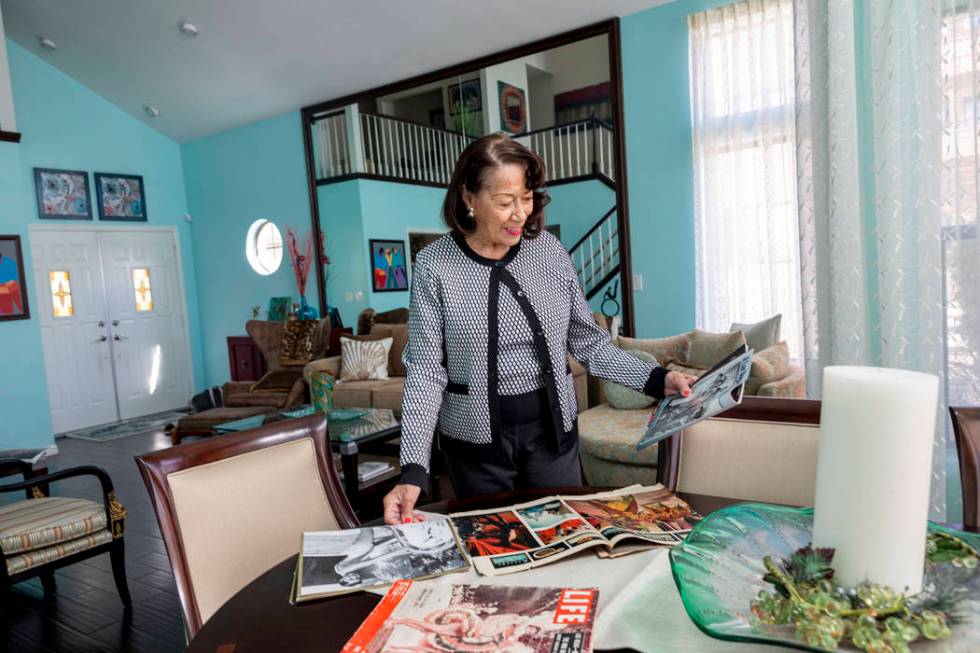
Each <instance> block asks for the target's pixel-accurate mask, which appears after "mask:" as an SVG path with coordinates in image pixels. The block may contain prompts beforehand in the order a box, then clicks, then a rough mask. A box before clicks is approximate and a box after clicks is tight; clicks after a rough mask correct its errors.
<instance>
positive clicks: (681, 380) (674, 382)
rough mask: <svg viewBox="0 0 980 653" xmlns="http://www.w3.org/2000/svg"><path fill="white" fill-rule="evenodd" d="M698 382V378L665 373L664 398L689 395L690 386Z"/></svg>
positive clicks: (680, 373)
mask: <svg viewBox="0 0 980 653" xmlns="http://www.w3.org/2000/svg"><path fill="white" fill-rule="evenodd" d="M697 380H698V377H696V376H693V375H691V374H684V373H683V372H667V376H666V377H665V378H664V396H665V397H669V396H670V395H677V394H679V395H682V396H684V397H686V396H688V395H689V394H691V384H692V383H694V382H695V381H697Z"/></svg>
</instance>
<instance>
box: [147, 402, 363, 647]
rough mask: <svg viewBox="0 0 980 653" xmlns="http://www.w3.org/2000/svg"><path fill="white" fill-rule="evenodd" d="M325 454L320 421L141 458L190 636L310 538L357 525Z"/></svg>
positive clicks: (318, 418) (298, 422)
mask: <svg viewBox="0 0 980 653" xmlns="http://www.w3.org/2000/svg"><path fill="white" fill-rule="evenodd" d="M325 456H329V453H328V445H327V439H326V422H325V420H324V419H323V417H322V416H320V415H317V416H312V417H309V418H305V419H302V420H289V421H286V422H280V423H274V424H270V425H268V426H264V427H262V428H259V429H255V430H252V431H246V432H243V433H241V434H236V435H227V436H222V437H221V438H215V439H210V440H205V441H202V442H196V443H193V444H189V445H185V446H184V447H180V448H179V449H177V448H174V449H167V450H163V451H160V452H156V453H154V454H150V455H147V456H143V457H140V458H137V461H138V463H139V466H140V469H141V471H142V472H143V476H144V480H145V481H146V483H147V487H148V488H149V490H150V494H151V496H152V498H153V501H154V507H155V508H156V511H157V517H158V519H159V521H160V526H161V530H162V531H163V533H164V540H165V542H166V544H167V552H168V554H169V555H170V558H171V564H172V566H173V568H174V573H175V576H176V578H177V582H178V589H180V593H181V602H182V603H183V605H184V613H185V618H186V619H187V625H188V631H189V632H190V634H191V636H193V635H194V634H195V633H196V632H197V630H198V629H199V628H200V626H201V624H203V623H204V622H206V621H207V620H208V619H209V618H210V617H211V615H212V614H214V612H215V611H216V610H217V609H218V608H220V607H221V605H222V604H224V602H225V601H227V600H228V599H229V598H230V597H231V596H233V595H234V594H235V593H237V592H238V591H239V590H241V589H242V588H243V587H244V586H245V585H247V584H248V583H249V582H251V581H252V580H254V579H255V578H256V577H257V576H259V575H261V574H262V573H264V572H265V571H267V570H268V569H269V568H270V567H272V566H274V565H276V564H278V563H280V562H282V561H283V560H284V559H286V558H288V557H289V556H292V555H295V554H296V553H297V552H298V551H299V548H300V543H301V540H302V534H303V532H304V531H315V530H333V529H337V528H347V527H351V526H353V525H356V519H355V518H354V515H353V512H352V511H351V509H350V506H349V504H348V503H347V500H346V498H345V497H344V495H343V492H342V490H341V488H340V484H339V480H338V479H337V475H336V471H335V470H334V467H333V465H332V464H327V463H326V462H325V461H326V460H330V459H329V458H325ZM185 594H186V596H185ZM283 600H286V597H283Z"/></svg>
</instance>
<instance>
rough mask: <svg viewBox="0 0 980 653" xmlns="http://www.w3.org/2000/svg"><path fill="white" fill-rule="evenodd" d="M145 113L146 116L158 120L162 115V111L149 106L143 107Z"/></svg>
mask: <svg viewBox="0 0 980 653" xmlns="http://www.w3.org/2000/svg"><path fill="white" fill-rule="evenodd" d="M143 111H145V112H146V115H148V116H149V117H151V118H156V117H157V116H159V115H160V110H159V109H157V108H156V107H151V106H150V105H149V104H144V105H143Z"/></svg>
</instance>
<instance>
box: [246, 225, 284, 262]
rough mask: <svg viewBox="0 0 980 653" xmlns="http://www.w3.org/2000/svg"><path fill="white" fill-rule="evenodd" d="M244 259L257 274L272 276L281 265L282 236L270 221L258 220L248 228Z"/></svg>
mask: <svg viewBox="0 0 980 653" xmlns="http://www.w3.org/2000/svg"><path fill="white" fill-rule="evenodd" d="M245 258H246V259H248V264H249V265H251V266H252V269H253V270H255V271H256V272H258V273H259V274H263V275H266V274H272V273H273V272H275V271H276V270H278V269H279V266H280V265H281V264H282V234H281V233H280V232H279V227H277V226H276V224H275V223H274V222H273V221H272V220H265V219H260V220H256V221H255V222H253V223H252V226H250V227H249V228H248V236H246V238H245Z"/></svg>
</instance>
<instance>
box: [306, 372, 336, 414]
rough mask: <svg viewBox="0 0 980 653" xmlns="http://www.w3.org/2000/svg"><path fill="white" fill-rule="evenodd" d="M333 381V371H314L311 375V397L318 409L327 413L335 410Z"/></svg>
mask: <svg viewBox="0 0 980 653" xmlns="http://www.w3.org/2000/svg"><path fill="white" fill-rule="evenodd" d="M333 383H334V376H333V374H332V373H331V372H314V373H313V376H312V377H310V399H311V400H312V402H313V405H314V406H315V407H316V409H317V410H319V411H320V412H322V413H324V414H327V415H329V414H330V412H331V411H332V410H333Z"/></svg>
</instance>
